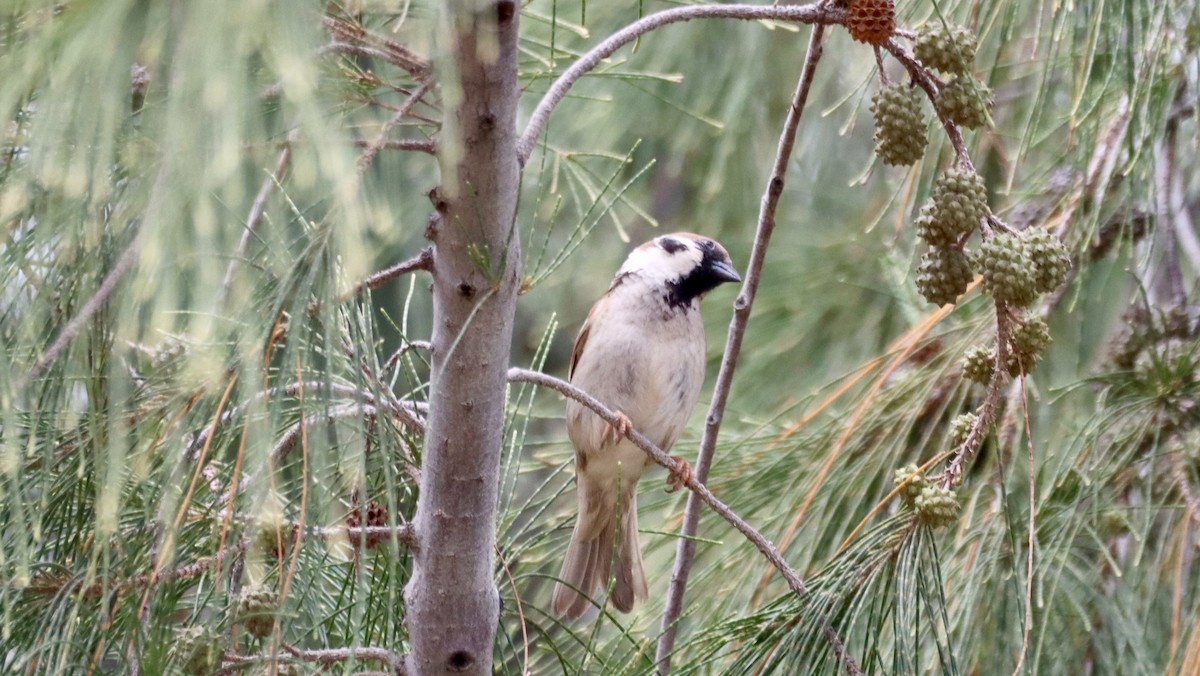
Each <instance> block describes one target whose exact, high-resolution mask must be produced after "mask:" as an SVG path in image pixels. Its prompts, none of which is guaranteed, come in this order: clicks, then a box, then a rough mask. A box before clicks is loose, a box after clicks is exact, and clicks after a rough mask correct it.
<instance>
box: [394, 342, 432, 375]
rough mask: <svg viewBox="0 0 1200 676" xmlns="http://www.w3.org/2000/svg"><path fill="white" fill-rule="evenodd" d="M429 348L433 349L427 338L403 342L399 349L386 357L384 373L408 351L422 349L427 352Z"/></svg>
mask: <svg viewBox="0 0 1200 676" xmlns="http://www.w3.org/2000/svg"><path fill="white" fill-rule="evenodd" d="M431 349H433V344H432V343H430V342H429V341H428V340H410V341H409V342H407V343H405V344H404V345H403V346H402V347H401V348H400V349H399V350H396V351H395V352H393V353H392V356H390V357H388V358H387V361H385V362H384V363H383V372H384V374H386V373H387V372H388V371H391V370H392V369H394V368H396V364H399V363H400V359H401V358H402V357H403V356H404V355H406V354H408V353H409V352H411V351H413V350H424V351H426V352H428V351H429V350H431Z"/></svg>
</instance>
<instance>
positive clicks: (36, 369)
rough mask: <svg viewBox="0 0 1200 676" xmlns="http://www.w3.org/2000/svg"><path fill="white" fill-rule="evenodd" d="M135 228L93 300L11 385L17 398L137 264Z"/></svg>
mask: <svg viewBox="0 0 1200 676" xmlns="http://www.w3.org/2000/svg"><path fill="white" fill-rule="evenodd" d="M135 227H137V231H136V232H135V233H134V234H133V238H132V239H131V240H130V242H129V244H128V245H127V246H126V247H125V250H124V251H122V252H121V257H120V258H118V259H117V262H116V264H115V265H113V268H112V270H110V271H109V273H108V275H107V276H105V278H104V281H102V282H100V287H99V288H98V289H96V292H95V293H94V294H92V297H91V298H89V299H88V300H87V302H86V303H84V305H83V307H82V308H80V310H79V313H78V314H76V315H75V316H74V317H72V318H71V321H69V322H67V325H66V326H64V327H63V330H62V331H61V332H59V334H58V337H57V338H55V339H54V342H53V343H51V344H50V347H49V348H47V349H46V351H45V352H44V353H43V354H42V356H41V358H40V359H38V360H37V362H36V363H34V365H33V368H31V369H29V370H28V371H26V372H25V374H24V375H22V376H21V377H20V378H18V379H17V381H16V383H15V384H14V385H13V392H14V393H16V394H17V396H20V394H21V392H22V390H24V389H25V388H26V386H28V385H29V383H31V382H33V381H34V380H35V379H36V378H38V377H39V376H41V375H42V372H43V371H45V370H46V367H47V366H49V365H50V364H51V363H53V362H54V360H55V359H57V358H58V355H59V354H60V353H61V352H62V351H63V350H64V349H66V347H67V345H70V344H71V341H72V340H74V339H75V337H76V336H78V335H79V332H80V331H82V330H83V327H84V325H85V324H87V323H88V322H89V321H90V320H91V319H92V316H93V315H95V314H96V313H97V312H99V310H100V308H101V307H103V306H104V304H105V303H106V302H108V297H109V296H111V295H112V293H113V291H115V290H116V288H117V285H118V284H120V283H121V280H122V279H124V278H125V275H127V274H129V271H130V270H132V269H133V265H134V263H136V262H137V258H138V250H139V249H140V248H141V241H142V233H143V232H144V231H145V227H144V225H142V224H139V225H137V226H135Z"/></svg>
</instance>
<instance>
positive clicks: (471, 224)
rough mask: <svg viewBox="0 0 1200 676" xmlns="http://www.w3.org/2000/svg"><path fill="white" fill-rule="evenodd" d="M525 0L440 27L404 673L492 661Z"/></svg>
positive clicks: (490, 0)
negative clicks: (426, 356)
mask: <svg viewBox="0 0 1200 676" xmlns="http://www.w3.org/2000/svg"><path fill="white" fill-rule="evenodd" d="M517 23H518V22H517V6H516V3H515V2H513V1H512V0H498V1H497V0H485V1H482V2H480V1H475V2H471V1H470V0H459V1H452V2H447V3H446V5H445V7H444V9H443V16H442V21H441V24H440V27H439V33H438V39H439V43H440V44H441V62H440V64H439V70H438V76H439V79H440V83H441V87H442V91H443V102H444V104H445V108H446V110H445V121H444V127H443V130H442V140H441V151H440V153H439V154H440V158H441V170H442V185H441V188H440V189H438V190H435V191H434V192H432V193H431V195H430V196H431V198H432V199H433V202H434V206H435V208H436V210H437V216H436V217H435V219H434V220H433V222H432V224H431V226H430V229H429V232H428V233H427V236H428V237H429V239H430V240H431V241H432V242H433V244H434V247H433V298H434V313H433V321H434V327H433V373H432V389H431V393H430V402H429V403H430V406H429V417H428V420H427V423H426V436H425V454H424V461H423V464H422V471H421V493H420V499H419V501H418V503H417V514H416V519H415V527H416V532H417V537H418V546H417V548H416V552H415V556H414V563H413V575H412V579H411V580H410V581H409V583H408V586H407V587H406V588H405V602H406V605H407V614H406V623H407V625H408V632H409V637H410V641H411V648H410V654H409V658H408V668H409V673H413V674H445V673H456V674H458V673H470V674H490V673H491V672H492V646H493V642H494V639H495V633H496V625H497V621H498V618H499V593H498V591H497V589H496V585H495V583H494V577H493V576H494V555H493V551H494V544H495V528H496V491H497V477H498V470H499V455H500V445H501V435H502V431H503V426H504V391H505V373H506V370H507V368H508V361H509V347H510V343H511V342H512V328H513V316H514V311H515V308H516V295H517V294H516V291H517V287H518V283H519V279H520V271H521V261H520V245H519V242H518V237H517V232H516V219H515V213H516V202H517V189H518V178H519V177H518V165H517V151H516V111H517V96H518V91H519V90H518V86H517Z"/></svg>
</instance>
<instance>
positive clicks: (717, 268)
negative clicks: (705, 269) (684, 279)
mask: <svg viewBox="0 0 1200 676" xmlns="http://www.w3.org/2000/svg"><path fill="white" fill-rule="evenodd" d="M709 272H710V273H711V274H712V276H713V278H714V279H716V280H719V281H718V283H721V282H740V281H742V276H741V275H739V274H738V273H737V270H734V269H733V266H732V265H730V264H729V263H726V262H725V261H716V262H715V263H713V264H712V265H711V266H709Z"/></svg>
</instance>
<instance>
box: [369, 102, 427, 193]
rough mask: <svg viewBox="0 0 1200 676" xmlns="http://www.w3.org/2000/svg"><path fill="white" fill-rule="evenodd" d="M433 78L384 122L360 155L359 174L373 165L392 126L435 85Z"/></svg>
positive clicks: (398, 122)
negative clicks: (377, 133)
mask: <svg viewBox="0 0 1200 676" xmlns="http://www.w3.org/2000/svg"><path fill="white" fill-rule="evenodd" d="M433 82H434V81H433V78H429V79H427V80H425V81H424V82H422V83H421V85H420V86H419V87H417V89H416V90H415V91H414V92H413V93H412V94H411V95H410V96H409V97H408V98H407V99H406V100H405V101H404V103H403V104H401V106H400V107H399V108H398V109H397V110H396V114H395V115H393V116H392V118H391V119H390V120H388V121H387V122H385V123H384V124H383V128H382V129H380V130H379V135H378V136H376V137H375V140H374V141H372V142H371V143H370V144H368V145H367V147H366V149H365V150H363V152H362V155H360V156H359V157H358V163H357V168H358V176H359V178H361V177H362V175H363V174H364V173H366V171H367V168H368V167H370V166H371V162H373V161H374V160H375V156H376V155H378V154H379V151H380V150H381V149H383V146H384V145H385V144H386V143H387V142H388V134H390V133H391V131H392V127H395V126H396V125H398V124H400V122H401V121H402V120H403V119H404V118H405V117H407V116H408V114H409V113H410V112H412V109H413V107H414V106H416V105H417V103H418V102H419V101H420V100H421V97H423V96H425V94H426V93H427V92H428V91H429V90H430V89H431V88H432V87H433Z"/></svg>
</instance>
